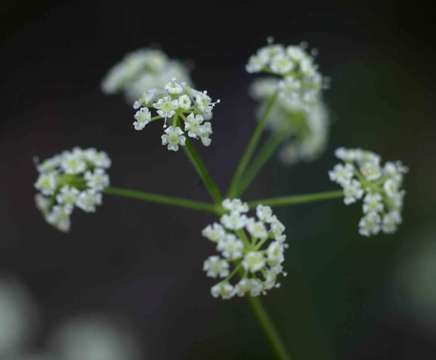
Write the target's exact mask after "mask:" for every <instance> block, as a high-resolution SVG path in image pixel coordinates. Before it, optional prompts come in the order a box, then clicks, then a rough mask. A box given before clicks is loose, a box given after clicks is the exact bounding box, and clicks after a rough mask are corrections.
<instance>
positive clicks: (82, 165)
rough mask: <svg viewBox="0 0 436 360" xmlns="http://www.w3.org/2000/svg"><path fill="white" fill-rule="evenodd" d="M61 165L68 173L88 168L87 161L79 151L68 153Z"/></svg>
mask: <svg viewBox="0 0 436 360" xmlns="http://www.w3.org/2000/svg"><path fill="white" fill-rule="evenodd" d="M61 166H62V168H63V170H64V171H65V173H67V174H72V175H75V174H79V173H81V172H83V171H85V170H86V162H85V161H84V160H83V158H82V157H81V156H80V154H77V153H74V152H73V153H67V154H66V155H65V156H64V157H63V159H62V163H61Z"/></svg>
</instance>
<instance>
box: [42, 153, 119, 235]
mask: <svg viewBox="0 0 436 360" xmlns="http://www.w3.org/2000/svg"><path fill="white" fill-rule="evenodd" d="M110 165H111V160H110V158H109V157H108V155H107V154H106V153H105V152H103V151H97V150H96V149H94V148H89V149H85V150H82V149H80V148H78V147H76V148H74V149H72V150H71V151H64V152H62V153H61V154H60V155H55V156H53V157H51V158H49V159H47V160H44V161H43V162H41V163H38V164H37V166H36V168H37V170H38V172H39V176H38V179H37V180H36V183H35V188H36V189H38V191H39V193H38V194H36V195H35V201H36V206H37V207H38V209H39V210H41V212H42V214H43V215H44V217H45V219H46V220H47V222H48V223H49V224H51V225H53V226H54V227H56V228H57V229H59V230H61V231H64V232H67V231H69V229H70V225H71V221H70V217H71V214H72V213H73V210H74V208H75V207H78V208H80V209H82V210H83V211H85V212H94V211H95V210H96V207H97V206H98V205H101V203H102V191H103V190H104V189H105V188H106V187H107V186H109V176H108V175H107V173H106V169H108V168H109V167H110Z"/></svg>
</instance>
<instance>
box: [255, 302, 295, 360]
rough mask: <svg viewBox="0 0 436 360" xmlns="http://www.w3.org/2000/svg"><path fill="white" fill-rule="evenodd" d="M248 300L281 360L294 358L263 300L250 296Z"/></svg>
mask: <svg viewBox="0 0 436 360" xmlns="http://www.w3.org/2000/svg"><path fill="white" fill-rule="evenodd" d="M248 301H249V303H250V305H251V308H252V310H253V313H254V315H255V316H256V318H257V320H258V322H259V325H260V326H261V328H262V330H263V331H264V333H265V335H266V337H267V339H268V341H269V343H270V344H271V347H272V348H273V350H274V353H275V354H276V356H277V359H279V360H292V358H291V356H290V354H289V352H288V351H287V350H286V347H285V345H284V344H283V341H282V339H281V338H280V335H279V333H278V331H277V329H276V327H275V325H274V323H273V322H272V320H271V318H270V316H269V315H268V312H267V311H266V310H265V307H264V306H263V304H262V301H261V300H260V299H259V298H255V297H249V298H248Z"/></svg>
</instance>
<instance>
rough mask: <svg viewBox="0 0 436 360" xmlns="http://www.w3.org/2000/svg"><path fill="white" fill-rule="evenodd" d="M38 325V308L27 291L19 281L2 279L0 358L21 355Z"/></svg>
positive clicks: (0, 285)
mask: <svg viewBox="0 0 436 360" xmlns="http://www.w3.org/2000/svg"><path fill="white" fill-rule="evenodd" d="M37 323H38V311H37V307H36V305H35V303H34V302H33V300H32V298H31V297H30V295H29V294H28V292H27V290H26V289H25V288H24V287H23V286H22V285H21V284H20V283H19V282H17V281H14V280H11V279H7V278H5V277H2V278H0V358H1V359H7V358H8V357H14V356H17V354H19V353H21V352H22V351H23V350H24V349H25V347H26V346H27V344H28V342H29V341H30V340H31V338H32V336H33V332H34V330H35V328H36V327H37Z"/></svg>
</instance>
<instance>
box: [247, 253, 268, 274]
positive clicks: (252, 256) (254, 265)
mask: <svg viewBox="0 0 436 360" xmlns="http://www.w3.org/2000/svg"><path fill="white" fill-rule="evenodd" d="M242 266H243V268H244V269H245V270H247V271H250V272H252V273H254V272H257V271H259V270H262V269H263V267H264V266H265V257H264V255H263V253H261V252H259V251H250V252H249V253H248V254H246V255H245V257H244V260H243V261H242Z"/></svg>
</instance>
